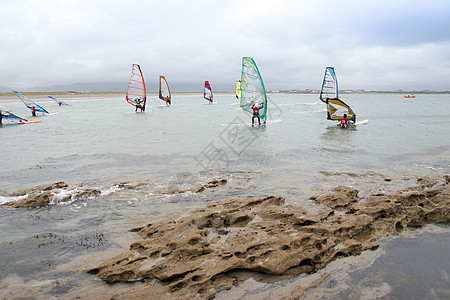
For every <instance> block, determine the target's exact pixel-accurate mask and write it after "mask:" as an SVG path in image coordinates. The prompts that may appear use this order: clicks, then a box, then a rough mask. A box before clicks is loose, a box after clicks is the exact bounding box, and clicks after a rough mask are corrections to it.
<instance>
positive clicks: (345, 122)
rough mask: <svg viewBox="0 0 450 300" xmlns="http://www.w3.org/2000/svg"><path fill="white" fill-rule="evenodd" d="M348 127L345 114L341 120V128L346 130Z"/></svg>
mask: <svg viewBox="0 0 450 300" xmlns="http://www.w3.org/2000/svg"><path fill="white" fill-rule="evenodd" d="M347 127H348V120H347V114H344V117H343V118H342V119H341V128H344V129H346V128H347Z"/></svg>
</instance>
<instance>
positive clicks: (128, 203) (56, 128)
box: [0, 93, 450, 298]
mask: <svg viewBox="0 0 450 300" xmlns="http://www.w3.org/2000/svg"><path fill="white" fill-rule="evenodd" d="M416 97H417V98H414V99H404V98H403V95H398V94H343V95H342V100H343V101H344V102H346V103H347V104H349V105H350V106H351V107H352V109H353V110H354V111H355V112H356V113H357V119H358V121H362V120H368V121H367V122H365V123H364V124H360V125H357V126H356V127H355V128H352V129H348V130H342V129H340V128H339V127H338V126H336V122H332V121H329V120H326V106H325V104H324V103H321V102H320V100H319V99H318V96H317V95H303V94H281V93H280V94H268V101H269V102H268V112H269V113H268V119H267V124H266V125H265V126H264V125H262V126H253V127H252V126H251V115H250V114H248V113H246V112H244V111H243V110H242V109H241V108H240V107H239V104H238V101H237V100H236V98H235V97H234V95H233V94H216V95H215V96H214V103H213V104H209V103H208V102H207V101H206V100H204V99H203V98H202V95H201V94H175V95H174V96H173V102H172V103H173V105H171V106H166V105H165V104H164V102H163V101H160V100H159V99H157V98H156V97H149V99H148V103H147V108H146V111H145V112H143V113H141V112H138V113H136V112H135V111H134V107H132V106H131V105H129V104H128V103H127V102H126V101H125V100H124V99H123V97H122V95H120V96H118V95H106V96H89V95H86V96H83V97H72V98H71V97H69V96H65V97H64V98H63V99H62V100H64V101H65V102H67V103H69V104H70V106H58V105H57V103H56V102H54V101H53V100H50V99H48V100H47V99H44V98H43V97H38V98H37V99H34V98H33V97H30V98H33V99H34V100H36V102H37V103H39V104H41V105H42V106H43V107H45V108H46V109H47V110H48V111H49V112H50V115H45V116H37V117H31V116H30V112H29V110H28V109H27V108H26V107H25V106H24V105H23V104H22V103H21V102H20V101H19V100H18V99H6V100H5V99H3V100H0V109H2V110H10V111H12V112H14V113H15V114H17V115H19V116H21V117H24V118H27V119H29V120H42V122H40V123H36V124H27V125H17V126H3V127H2V128H0V136H1V140H2V150H1V168H0V203H3V202H7V201H14V200H15V199H16V198H17V197H16V196H15V195H14V194H12V193H13V192H14V191H16V190H18V189H22V188H31V187H35V186H40V185H45V184H51V183H54V182H58V181H64V182H66V183H67V184H68V185H69V186H70V188H76V187H81V186H82V187H83V188H95V189H98V190H101V194H100V195H99V196H97V197H91V198H89V197H88V198H83V199H76V201H72V202H69V203H65V204H57V205H50V206H48V207H43V208H33V209H5V208H2V209H0V234H1V236H0V242H1V247H0V257H1V258H0V290H1V292H0V296H2V297H6V298H9V297H12V296H13V295H18V296H19V297H21V296H22V297H29V296H30V295H38V296H39V297H42V298H46V297H69V298H70V297H75V296H80V295H81V296H83V295H85V296H87V295H90V294H89V293H98V295H102V293H103V292H102V290H103V289H105V290H109V291H111V290H114V289H119V287H120V285H118V286H114V287H107V286H105V285H104V284H102V283H101V282H98V281H97V280H95V278H94V277H93V276H91V275H88V274H86V273H84V272H82V270H83V269H85V268H89V267H94V266H97V265H98V264H99V262H101V261H102V259H104V258H105V257H111V256H113V255H116V254H118V253H120V252H121V251H124V250H126V249H128V247H129V245H130V244H131V243H132V242H133V241H134V240H137V239H139V237H138V236H137V235H135V234H134V233H131V232H129V229H131V228H133V227H137V226H142V225H144V224H147V223H149V222H151V221H152V220H153V219H154V218H157V217H161V216H164V215H167V214H168V213H171V212H175V211H180V210H183V209H188V208H193V207H195V206H199V205H202V204H204V203H205V202H207V201H212V200H220V199H226V198H230V197H235V196H260V195H282V196H284V197H285V198H286V200H287V202H288V203H289V204H292V205H301V206H305V207H307V208H309V209H315V207H314V205H313V204H312V203H311V201H309V200H308V198H309V197H310V196H312V195H316V194H317V193H320V192H321V191H328V190H330V189H331V188H333V187H335V186H338V185H348V186H353V187H355V188H358V189H359V190H360V196H364V195H365V194H370V193H371V192H373V191H378V190H382V191H384V192H390V191H397V190H399V189H401V188H402V187H405V186H410V185H412V184H414V182H415V180H416V179H417V178H418V177H424V176H442V175H444V174H448V173H449V171H450V132H449V130H448V128H449V126H448V121H447V118H448V117H447V116H448V113H449V112H450V95H448V94H442V95H439V94H418V95H417V96H416ZM217 178H226V179H227V180H228V185H229V186H230V188H225V189H220V190H217V191H216V192H208V191H206V192H204V193H198V194H197V193H191V192H188V193H179V194H177V193H175V194H174V193H166V192H165V191H170V190H180V191H183V190H189V189H195V188H196V187H198V186H201V185H202V184H204V183H206V182H208V181H210V180H213V179H217ZM387 178H389V179H388V180H389V181H387ZM124 182H125V183H130V184H138V183H145V185H143V186H142V187H141V188H136V189H123V188H121V186H120V183H124ZM440 234H441V235H442V237H443V238H444V239H446V240H447V241H448V229H445V230H444V233H440ZM405 238H406V237H405ZM440 246H441V248H440V249H442V251H448V250H449V247H448V242H447V243H444V246H442V244H441V245H440ZM419 248H420V247H419ZM422 248H423V247H422ZM422 248H420V249H422ZM393 251H394V250H393ZM423 251H424V253H425V252H426V250H423ZM425 268H426V267H425ZM349 284H351V282H350V283H349ZM356 284H357V283H355V285H356ZM403 288H405V287H403ZM395 289H396V291H397V293H400V294H401V290H402V286H401V285H399V286H395ZM394 294H395V293H394Z"/></svg>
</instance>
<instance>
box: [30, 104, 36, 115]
mask: <svg viewBox="0 0 450 300" xmlns="http://www.w3.org/2000/svg"><path fill="white" fill-rule="evenodd" d="M31 115H32V116H33V117H36V108H35V107H34V106H33V108H32V109H31Z"/></svg>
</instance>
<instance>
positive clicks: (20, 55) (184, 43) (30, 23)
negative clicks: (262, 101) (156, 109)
mask: <svg viewBox="0 0 450 300" xmlns="http://www.w3.org/2000/svg"><path fill="white" fill-rule="evenodd" d="M0 12H1V18H0V86H3V87H9V88H13V89H18V90H21V89H28V88H30V87H37V86H53V85H61V84H71V83H80V82H81V83H96V82H127V81H128V78H129V76H130V71H131V64H133V63H138V64H140V65H141V67H142V70H143V72H144V77H145V78H146V80H147V81H148V82H150V86H155V85H156V80H157V78H158V76H159V75H165V76H166V77H167V79H168V80H169V83H170V82H173V83H189V84H199V85H201V84H202V82H203V81H204V80H209V81H210V82H211V84H212V85H213V88H214V84H215V83H216V84H230V87H233V86H234V82H235V81H236V80H237V79H239V78H240V72H241V60H242V57H243V56H250V57H253V58H254V59H255V61H256V63H257V64H258V67H259V69H260V72H261V74H262V76H263V79H264V81H265V84H266V88H267V89H308V88H310V89H318V88H319V87H320V83H321V80H322V77H323V73H324V70H325V67H326V66H334V67H335V70H336V73H337V76H338V79H339V84H340V87H341V88H342V89H366V90H395V89H404V90H412V89H416V90H423V89H433V90H450V30H449V29H450V2H449V1H446V0H442V1H439V0H429V1H423V0H421V1H405V0H367V1H359V0H339V1H336V0H334V1H329V0H320V1H319V0H311V1H294V0H292V1H290V0H276V1H268V0H240V1H234V0H232V1H223V0H222V1H211V0H165V1H161V0H159V1H138V0H124V1H122V0H104V1H103V0H89V1H88V0H58V1H54V0H9V1H8V0H7V1H1V2H0Z"/></svg>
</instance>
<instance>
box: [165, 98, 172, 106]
mask: <svg viewBox="0 0 450 300" xmlns="http://www.w3.org/2000/svg"><path fill="white" fill-rule="evenodd" d="M166 104H167V105H170V104H171V101H170V97H166Z"/></svg>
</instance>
